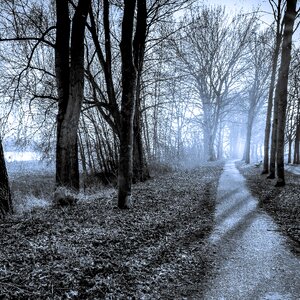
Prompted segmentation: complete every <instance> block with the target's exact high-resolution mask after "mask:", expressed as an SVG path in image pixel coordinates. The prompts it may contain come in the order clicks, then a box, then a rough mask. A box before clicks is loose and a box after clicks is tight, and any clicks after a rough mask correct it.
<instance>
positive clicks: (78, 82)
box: [56, 0, 91, 191]
mask: <svg viewBox="0 0 300 300" xmlns="http://www.w3.org/2000/svg"><path fill="white" fill-rule="evenodd" d="M60 2H61V0H59V1H58V0H57V41H56V73H57V78H58V79H57V81H58V90H59V91H60V90H61V92H60V93H59V112H58V126H57V150H56V168H57V169H56V185H57V186H63V187H67V188H70V189H74V190H76V191H77V190H79V163H78V141H77V130H78V123H79V117H80V111H81V104H82V100H83V89H84V31H85V23H86V18H87V14H88V10H89V6H90V2H91V1H90V0H89V1H86V0H81V1H79V2H78V6H77V7H76V11H75V14H74V17H73V20H72V35H71V64H70V68H69V69H67V67H66V65H69V37H70V25H69V24H68V22H69V12H68V1H65V0H64V1H62V2H61V3H60ZM59 9H62V11H59ZM60 26H61V27H60ZM67 51H68V54H67ZM63 75H64V76H66V77H62V76H63Z"/></svg>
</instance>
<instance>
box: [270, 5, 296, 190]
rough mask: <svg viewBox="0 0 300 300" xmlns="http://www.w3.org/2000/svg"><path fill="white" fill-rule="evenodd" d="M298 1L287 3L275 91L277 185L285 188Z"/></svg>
mask: <svg viewBox="0 0 300 300" xmlns="http://www.w3.org/2000/svg"><path fill="white" fill-rule="evenodd" d="M296 4H297V0H290V1H287V8H286V12H285V15H284V32H283V40H282V50H281V64H280V69H279V75H278V81H277V86H276V91H275V98H276V99H277V101H278V126H277V151H276V152H277V153H276V154H277V159H276V162H277V183H276V186H284V185H285V178H284V144H285V143H284V138H285V127H286V126H285V123H286V107H287V87H288V75H289V68H290V61H291V48H292V37H293V28H294V23H295V18H296Z"/></svg>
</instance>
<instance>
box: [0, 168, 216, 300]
mask: <svg viewBox="0 0 300 300" xmlns="http://www.w3.org/2000/svg"><path fill="white" fill-rule="evenodd" d="M221 172H222V164H220V163H219V164H218V163H215V164H207V165H205V166H202V167H199V168H197V169H194V170H189V171H179V172H175V173H168V174H164V175H162V176H158V177H155V178H152V179H151V180H149V181H147V182H144V183H138V184H136V185H134V188H133V195H134V198H135V202H134V207H133V208H132V209H130V210H119V209H116V208H115V203H116V202H115V201H116V193H115V190H114V189H107V190H106V191H105V192H101V190H99V191H98V192H96V191H93V192H91V193H86V194H82V196H81V201H79V202H78V203H77V205H75V206H72V207H68V208H63V209H56V208H53V207H51V208H49V209H42V210H41V209H37V210H33V211H31V212H30V213H24V214H21V215H14V216H12V217H11V218H8V219H6V220H5V221H3V222H2V223H0V230H1V235H0V299H184V298H188V299H194V298H198V299H201V287H203V280H204V277H205V274H206V273H207V272H208V270H209V269H211V266H210V255H209V253H207V248H206V237H207V236H208V235H209V233H210V232H211V230H212V227H213V216H214V206H215V203H214V201H215V197H216V190H217V185H218V180H219V177H220V174H221ZM33 181H34V182H35V192H36V193H41V190H39V189H38V186H37V184H36V182H37V178H35V179H34V180H33ZM45 181H46V182H47V181H48V180H45ZM43 182H44V181H42V183H43ZM48 188H49V187H48ZM45 189H46V187H44V189H42V190H43V192H44V193H46V191H45ZM32 190H33V189H32ZM50 190H51V189H50ZM199 297H200V298H199Z"/></svg>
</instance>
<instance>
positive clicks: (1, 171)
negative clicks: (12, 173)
mask: <svg viewBox="0 0 300 300" xmlns="http://www.w3.org/2000/svg"><path fill="white" fill-rule="evenodd" d="M12 211H13V209H12V199H11V193H10V187H9V181H8V174H7V169H6V165H5V159H4V151H3V147H2V140H1V138H0V219H1V218H3V217H4V216H5V215H7V214H8V213H12Z"/></svg>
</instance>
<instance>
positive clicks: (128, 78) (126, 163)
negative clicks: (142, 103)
mask: <svg viewBox="0 0 300 300" xmlns="http://www.w3.org/2000/svg"><path fill="white" fill-rule="evenodd" d="M135 4H136V1H135V0H132V1H124V15H123V22H122V37H121V44H120V49H121V59H122V88H123V89H122V103H121V129H120V152H119V169H118V207H119V208H121V209H124V208H129V207H130V206H131V184H132V152H133V151H132V150H133V119H134V112H135V94H136V78H137V71H136V68H135V65H134V57H133V46H132V40H133V28H134V12H135Z"/></svg>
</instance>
